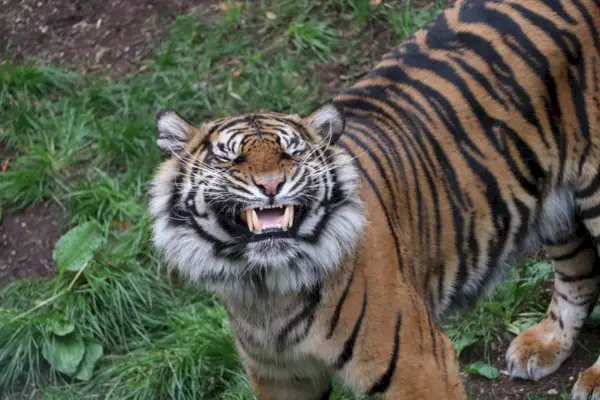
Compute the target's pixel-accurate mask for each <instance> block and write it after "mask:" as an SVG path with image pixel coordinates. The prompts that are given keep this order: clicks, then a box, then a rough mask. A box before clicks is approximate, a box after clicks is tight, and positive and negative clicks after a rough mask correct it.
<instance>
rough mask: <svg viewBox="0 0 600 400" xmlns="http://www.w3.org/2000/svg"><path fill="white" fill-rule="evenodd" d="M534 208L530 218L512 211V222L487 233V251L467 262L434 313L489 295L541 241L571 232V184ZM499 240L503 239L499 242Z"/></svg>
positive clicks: (450, 309)
mask: <svg viewBox="0 0 600 400" xmlns="http://www.w3.org/2000/svg"><path fill="white" fill-rule="evenodd" d="M533 209H534V210H537V211H536V212H534V213H532V214H531V215H530V218H529V219H525V218H520V216H519V217H517V216H516V215H511V219H510V220H511V224H509V225H507V226H506V229H504V230H502V231H496V232H492V234H490V237H491V239H490V242H491V243H492V244H491V245H490V246H489V247H488V248H487V249H488V251H487V253H486V254H484V255H483V256H481V257H480V258H479V259H478V262H477V263H473V264H471V265H467V266H466V268H465V269H466V270H467V271H470V276H469V277H468V279H465V280H464V281H463V282H460V284H459V285H457V291H456V292H455V293H454V296H453V298H452V301H451V302H449V304H448V306H447V308H445V309H443V310H442V311H441V312H437V313H436V314H437V317H440V316H441V315H442V314H446V313H450V312H452V311H454V310H456V309H457V308H460V307H462V306H467V305H470V304H472V303H474V302H475V301H477V300H478V299H479V298H481V297H484V296H487V295H489V294H490V292H491V290H492V289H493V288H494V287H495V285H496V284H497V283H500V282H502V280H503V279H504V278H505V277H506V275H507V274H508V272H510V270H511V269H512V268H514V267H518V266H520V265H522V264H523V263H524V262H526V261H527V260H530V259H532V258H533V257H535V256H536V255H538V254H539V252H540V250H542V248H543V243H547V242H553V241H556V240H561V238H566V237H569V236H570V235H572V234H573V233H574V231H575V229H576V224H575V222H574V221H575V206H574V192H573V190H572V189H571V188H569V187H559V188H556V189H554V190H552V191H551V192H550V193H549V194H548V195H546V196H545V197H544V198H543V199H542V200H540V201H539V204H538V205H537V207H533ZM496 238H499V239H496ZM498 243H502V246H500V245H498ZM470 259H471V260H473V258H470ZM463 262H467V261H466V260H463Z"/></svg>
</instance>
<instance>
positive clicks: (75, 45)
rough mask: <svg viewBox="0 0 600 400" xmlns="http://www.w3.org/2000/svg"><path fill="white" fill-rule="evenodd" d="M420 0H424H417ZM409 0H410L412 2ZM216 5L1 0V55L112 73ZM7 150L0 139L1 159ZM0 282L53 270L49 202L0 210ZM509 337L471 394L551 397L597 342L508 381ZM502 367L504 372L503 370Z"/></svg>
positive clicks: (56, 223) (56, 219) (470, 381)
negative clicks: (492, 374)
mask: <svg viewBox="0 0 600 400" xmlns="http://www.w3.org/2000/svg"><path fill="white" fill-rule="evenodd" d="M417 1H419V2H420V3H419V4H421V3H423V4H425V3H427V2H429V0H417ZM413 3H415V2H413ZM205 7H210V8H215V7H216V1H207V0H172V1H168V0H0V38H1V39H2V40H0V43H2V44H3V45H4V43H7V44H8V47H2V48H0V63H2V62H3V61H5V60H8V61H11V62H15V63H18V62H21V61H22V60H23V59H24V58H25V57H28V56H36V57H39V58H40V59H41V60H42V62H44V63H50V64H53V65H56V66H61V67H63V68H67V69H71V70H77V71H80V72H83V73H87V72H92V71H97V70H102V71H104V72H107V73H109V74H110V75H113V76H118V75H122V74H127V73H129V72H133V71H136V70H138V69H140V68H143V67H142V66H143V62H144V59H145V58H146V57H147V56H148V55H149V54H151V53H152V51H153V50H154V48H155V45H156V43H157V42H158V41H160V40H161V39H162V38H163V37H164V36H165V34H166V33H167V28H168V26H169V25H170V24H171V23H172V22H173V21H174V19H175V17H176V16H177V15H179V14H182V13H185V12H189V11H193V10H199V9H202V8H205ZM365 43H366V44H368V45H370V46H377V52H381V54H383V53H384V52H386V51H387V50H388V49H387V48H386V44H387V43H390V44H391V43H393V39H392V38H391V37H390V35H389V32H385V31H384V30H382V29H381V28H380V27H375V28H374V29H371V30H369V31H368V36H367V37H366V38H365ZM347 71H348V66H347V65H346V64H345V63H344V62H340V63H336V64H329V65H327V66H324V67H323V69H322V71H321V72H320V77H321V81H322V82H323V85H324V89H325V91H326V92H330V93H334V92H335V91H336V90H337V89H338V88H339V87H340V86H342V85H343V82H344V81H346V80H353V78H354V77H351V76H346V75H344V74H345V73H347ZM8 157H9V155H8V154H6V153H5V152H3V149H2V146H1V143H0V162H1V161H3V160H6V158H8ZM1 213H2V214H0V215H1V217H2V219H0V287H1V286H3V285H4V284H6V283H7V282H8V281H10V280H12V279H17V278H22V277H26V276H32V275H48V274H52V273H54V272H55V270H56V268H55V266H54V265H53V263H52V250H53V248H54V243H55V242H56V240H57V239H58V237H60V234H61V233H62V232H63V230H64V229H63V227H64V222H65V219H64V216H63V215H62V212H61V210H60V209H59V208H58V207H57V206H55V205H48V204H36V205H33V206H31V207H29V208H27V209H25V210H23V211H21V212H19V213H14V214H10V213H8V212H7V211H6V210H4V211H2V212H1ZM511 339H512V337H511V336H510V335H508V334H507V335H505V337H504V338H503V339H502V340H501V341H499V342H494V343H492V344H491V346H490V347H491V356H490V360H491V362H492V363H493V364H494V365H495V366H496V367H497V368H498V369H499V370H500V371H501V374H500V377H499V378H497V379H495V380H492V381H489V380H487V379H485V378H479V377H474V376H469V377H466V378H465V384H466V386H467V391H468V392H469V393H470V395H471V398H472V399H476V400H483V399H516V400H519V399H524V398H525V396H526V395H527V394H536V395H541V396H548V397H552V396H553V395H555V394H556V393H565V392H568V391H570V388H571V387H572V385H573V383H574V382H575V380H576V379H577V374H578V373H579V372H580V371H582V370H583V369H584V368H586V367H588V366H590V365H591V364H592V363H593V362H594V360H595V359H596V356H597V354H598V350H599V349H600V341H599V340H598V333H597V332H596V331H595V330H594V329H592V328H590V329H588V330H587V331H585V332H583V333H582V335H581V338H580V340H579V344H578V346H577V350H576V351H575V353H574V355H573V356H572V357H571V359H569V360H568V361H567V362H566V363H565V365H564V366H563V367H562V368H561V369H560V370H559V372H558V373H556V374H554V375H552V376H551V377H549V378H547V379H543V380H542V381H540V382H537V383H532V382H522V381H512V380H510V379H509V378H508V377H507V376H506V375H505V372H506V366H505V362H504V352H505V351H506V348H507V347H508V345H509V343H510V340H511ZM482 357H483V352H482V349H481V347H475V348H474V349H471V350H469V351H466V352H465V353H464V354H463V357H461V361H462V362H463V363H467V362H470V361H476V360H481V359H482ZM503 372H504V373H503Z"/></svg>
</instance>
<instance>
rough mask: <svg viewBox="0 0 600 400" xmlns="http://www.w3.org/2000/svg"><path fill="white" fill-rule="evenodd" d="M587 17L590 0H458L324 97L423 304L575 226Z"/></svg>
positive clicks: (598, 21)
mask: <svg viewBox="0 0 600 400" xmlns="http://www.w3.org/2000/svg"><path fill="white" fill-rule="evenodd" d="M596 26H600V10H599V9H598V6H597V5H596V3H594V2H592V1H588V2H578V1H563V2H548V1H527V2H522V1H514V2H512V1H487V2H485V1H467V2H464V3H463V2H459V3H458V4H457V5H456V7H454V8H453V9H451V10H449V11H447V12H446V13H445V14H444V15H442V16H441V17H440V18H438V19H436V20H435V21H434V22H433V23H432V24H430V25H429V26H428V28H427V29H426V30H423V31H420V32H419V33H418V34H417V35H416V36H415V37H414V38H413V39H411V40H410V41H408V42H406V43H405V44H403V45H402V46H400V47H398V48H396V49H394V50H393V52H392V53H390V54H388V55H387V56H386V57H385V59H384V61H382V62H381V63H380V64H378V65H377V66H376V67H375V68H374V69H373V70H372V71H371V72H370V73H369V74H368V76H367V77H365V78H364V79H362V80H361V81H359V82H358V83H357V84H355V85H354V86H353V87H351V88H350V89H348V90H346V91H345V92H344V93H343V94H341V95H339V96H338V97H337V98H336V99H335V101H334V102H335V104H336V106H338V107H340V109H343V110H344V114H345V115H346V130H345V132H344V135H343V136H342V137H341V138H340V143H341V144H342V145H343V146H344V147H345V148H347V149H348V150H350V151H351V153H353V154H354V155H359V154H362V153H363V152H367V153H368V154H369V155H368V156H364V155H361V156H359V157H358V161H359V163H360V164H361V167H362V169H363V173H364V174H365V175H366V176H368V178H367V179H368V180H369V181H371V182H372V184H371V185H372V190H373V191H374V192H375V193H377V197H378V201H379V202H380V203H381V204H382V205H383V207H384V210H385V215H386V219H387V225H388V229H389V231H390V235H391V237H392V238H393V240H394V241H395V242H397V243H401V244H403V245H404V247H406V251H407V252H408V254H406V255H404V256H402V255H401V254H399V255H397V258H399V259H401V261H404V260H406V261H405V262H401V263H400V264H401V265H404V268H403V272H404V275H406V276H407V279H413V280H414V281H415V283H416V285H417V287H419V288H420V290H421V291H422V293H423V294H424V295H425V296H426V297H427V300H428V303H429V306H430V307H431V308H432V310H433V311H434V312H435V314H437V315H440V314H443V313H444V312H445V311H446V310H448V309H450V308H452V306H454V305H457V304H460V303H465V302H466V303H468V302H470V301H471V300H472V299H475V298H478V297H479V296H480V295H481V293H482V292H483V291H484V289H485V288H486V284H487V283H489V282H490V281H492V280H493V279H491V278H493V276H494V275H495V274H497V273H499V272H500V270H501V268H499V267H500V266H501V264H503V263H505V262H506V261H514V258H515V257H516V256H517V255H518V254H520V253H522V252H523V251H524V250H528V249H530V248H532V247H535V245H536V244H539V242H540V241H545V242H548V241H552V240H553V239H554V238H556V237H561V236H564V235H566V234H568V231H570V230H572V228H573V227H574V225H575V210H576V209H577V206H578V205H577V204H576V203H577V200H576V197H577V196H576V194H577V192H578V191H581V190H582V189H583V188H585V187H587V186H588V185H589V184H590V183H591V182H592V181H593V180H594V179H598V177H597V175H598V165H599V164H600V160H599V158H598V157H599V156H600V153H599V151H598V146H600V131H599V128H600V123H599V121H600V108H599V107H598V105H599V103H598V101H599V99H600V92H599V90H598V78H599V76H598V70H599V68H600V64H599V63H598V56H599V54H598V51H599V50H600V42H599V39H600V37H599V36H598V35H597V30H596ZM369 190H371V188H370V189H369ZM394 247H395V248H398V249H400V248H401V247H402V245H396V243H394ZM409 260H411V261H409Z"/></svg>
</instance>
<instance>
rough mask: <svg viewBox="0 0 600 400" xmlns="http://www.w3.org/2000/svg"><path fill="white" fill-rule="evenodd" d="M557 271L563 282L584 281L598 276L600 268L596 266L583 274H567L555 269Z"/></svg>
mask: <svg viewBox="0 0 600 400" xmlns="http://www.w3.org/2000/svg"><path fill="white" fill-rule="evenodd" d="M554 272H555V273H556V275H557V276H558V279H559V280H560V281H561V282H578V281H584V280H586V279H592V278H597V277H598V275H600V270H598V268H596V267H594V269H593V270H592V271H591V272H589V273H587V274H582V275H565V274H564V273H562V272H560V271H558V270H555V271H554Z"/></svg>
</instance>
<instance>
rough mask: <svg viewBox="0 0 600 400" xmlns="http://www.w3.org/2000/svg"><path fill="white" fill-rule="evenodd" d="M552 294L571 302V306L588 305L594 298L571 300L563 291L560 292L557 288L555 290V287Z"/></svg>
mask: <svg viewBox="0 0 600 400" xmlns="http://www.w3.org/2000/svg"><path fill="white" fill-rule="evenodd" d="M554 294H556V295H557V296H558V297H560V298H561V299H563V300H564V301H566V302H567V303H569V304H571V305H572V306H576V307H583V306H586V305H589V304H590V303H592V302H594V301H595V299H594V298H593V297H592V298H590V299H586V300H583V301H575V300H571V299H569V298H568V297H567V296H566V295H565V294H564V293H561V292H559V291H558V290H556V288H555V289H554ZM594 297H595V296H594Z"/></svg>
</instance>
